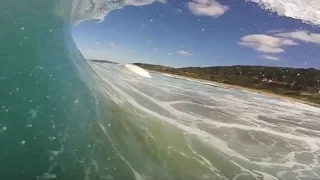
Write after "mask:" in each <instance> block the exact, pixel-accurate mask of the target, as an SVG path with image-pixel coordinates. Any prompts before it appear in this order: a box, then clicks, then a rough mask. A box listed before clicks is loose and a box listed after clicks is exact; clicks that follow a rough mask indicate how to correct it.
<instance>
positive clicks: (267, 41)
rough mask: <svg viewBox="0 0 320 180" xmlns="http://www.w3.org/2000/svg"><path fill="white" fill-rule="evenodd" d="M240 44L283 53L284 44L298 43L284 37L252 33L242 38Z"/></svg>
mask: <svg viewBox="0 0 320 180" xmlns="http://www.w3.org/2000/svg"><path fill="white" fill-rule="evenodd" d="M239 44H240V45H242V46H246V47H250V48H252V49H255V50H257V51H259V52H264V53H273V54H277V53H282V52H284V49H283V47H284V46H294V45H298V43H296V42H295V41H293V40H291V39H287V38H282V37H273V36H267V35H264V34H252V35H247V36H244V37H242V38H241V41H240V42H239Z"/></svg>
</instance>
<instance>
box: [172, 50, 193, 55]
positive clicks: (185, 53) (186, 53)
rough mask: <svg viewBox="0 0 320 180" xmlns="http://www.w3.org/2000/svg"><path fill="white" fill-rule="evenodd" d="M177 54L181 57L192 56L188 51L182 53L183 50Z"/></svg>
mask: <svg viewBox="0 0 320 180" xmlns="http://www.w3.org/2000/svg"><path fill="white" fill-rule="evenodd" d="M176 53H177V54H179V55H182V56H192V54H191V53H189V52H187V51H182V50H180V51H177V52H176Z"/></svg>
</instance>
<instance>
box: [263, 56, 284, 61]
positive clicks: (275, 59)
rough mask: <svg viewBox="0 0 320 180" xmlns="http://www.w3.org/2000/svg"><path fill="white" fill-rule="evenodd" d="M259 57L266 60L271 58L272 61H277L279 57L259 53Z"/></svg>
mask: <svg viewBox="0 0 320 180" xmlns="http://www.w3.org/2000/svg"><path fill="white" fill-rule="evenodd" d="M260 58H261V59H267V60H272V61H279V58H277V57H274V56H269V55H260Z"/></svg>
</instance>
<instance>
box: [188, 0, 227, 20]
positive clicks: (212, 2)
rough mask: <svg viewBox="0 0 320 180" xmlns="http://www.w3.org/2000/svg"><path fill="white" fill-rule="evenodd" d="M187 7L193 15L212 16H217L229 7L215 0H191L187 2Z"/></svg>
mask: <svg viewBox="0 0 320 180" xmlns="http://www.w3.org/2000/svg"><path fill="white" fill-rule="evenodd" d="M188 8H189V9H190V11H191V12H192V13H193V14H195V15H199V16H212V17H219V16H221V15H223V14H224V13H226V12H227V11H228V10H229V9H230V8H229V7H228V6H226V5H222V4H220V3H219V2H217V1H216V0H192V1H191V2H189V3H188Z"/></svg>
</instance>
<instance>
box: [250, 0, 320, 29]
mask: <svg viewBox="0 0 320 180" xmlns="http://www.w3.org/2000/svg"><path fill="white" fill-rule="evenodd" d="M250 1H252V2H255V3H258V4H259V5H260V6H261V7H262V8H264V9H267V10H270V11H273V12H276V13H277V14H278V15H279V16H286V17H290V18H293V19H299V20H302V21H303V22H306V23H310V24H314V25H318V26H319V25H320V1H319V0H250Z"/></svg>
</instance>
